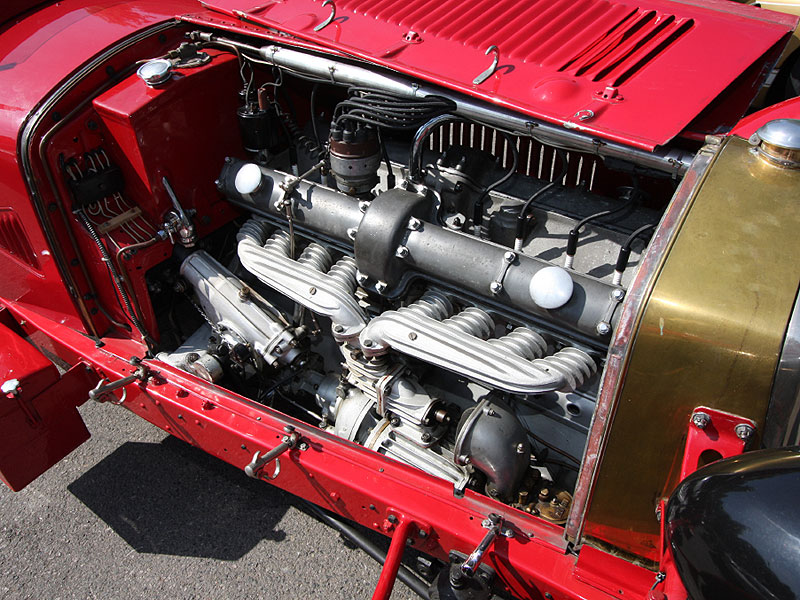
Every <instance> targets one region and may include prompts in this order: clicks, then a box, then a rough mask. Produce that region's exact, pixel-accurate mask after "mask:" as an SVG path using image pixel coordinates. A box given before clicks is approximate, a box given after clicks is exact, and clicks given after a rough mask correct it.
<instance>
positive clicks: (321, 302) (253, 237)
mask: <svg viewBox="0 0 800 600" xmlns="http://www.w3.org/2000/svg"><path fill="white" fill-rule="evenodd" d="M238 240H239V246H238V252H239V260H240V261H241V262H242V266H244V268H245V269H247V270H248V271H250V272H251V273H253V274H254V275H255V276H256V277H258V278H259V279H260V280H261V281H262V282H263V283H265V284H267V285H268V286H270V287H271V288H273V289H275V290H277V291H279V292H280V293H282V294H285V295H286V296H288V297H289V298H291V299H292V300H294V301H295V302H298V303H300V304H302V305H303V306H306V307H308V308H310V309H311V310H313V311H314V312H317V313H319V314H321V315H325V316H326V317H330V319H331V320H332V321H333V324H334V332H335V333H336V334H337V335H338V336H339V337H340V338H341V339H346V338H350V337H353V336H356V335H358V333H359V332H360V331H361V330H362V329H363V328H364V325H365V324H366V320H367V316H366V313H365V312H364V310H363V309H362V308H361V307H360V306H359V305H358V301H357V300H356V299H355V296H354V295H353V292H355V289H356V266H355V263H354V261H353V259H352V258H350V257H344V258H341V259H339V260H338V261H337V262H336V263H335V264H332V259H331V256H330V253H329V252H328V251H327V250H326V249H325V248H323V247H322V246H320V245H319V244H311V245H309V246H308V247H306V249H305V250H303V252H302V253H301V254H300V256H299V257H298V258H297V259H296V260H295V259H293V258H291V257H290V256H289V250H290V247H291V244H290V239H289V235H288V234H287V233H285V232H283V231H278V232H276V233H275V234H273V235H272V236H270V237H269V238H268V237H267V231H266V230H265V227H264V224H263V223H261V222H259V221H257V220H254V219H251V220H250V221H248V222H247V223H246V224H245V225H244V227H242V229H241V230H240V232H239V236H238Z"/></svg>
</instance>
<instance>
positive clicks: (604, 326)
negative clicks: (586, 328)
mask: <svg viewBox="0 0 800 600" xmlns="http://www.w3.org/2000/svg"><path fill="white" fill-rule="evenodd" d="M595 329H596V330H597V334H598V335H608V334H609V333H611V323H608V322H606V321H600V322H599V323H598V324H597V326H596V327H595Z"/></svg>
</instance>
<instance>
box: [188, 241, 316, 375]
mask: <svg viewBox="0 0 800 600" xmlns="http://www.w3.org/2000/svg"><path fill="white" fill-rule="evenodd" d="M181 275H182V276H183V277H184V279H186V281H188V282H189V284H190V285H191V286H192V288H194V292H195V297H196V298H197V300H198V302H199V303H200V307H201V308H202V311H203V314H204V316H205V317H206V319H207V320H208V321H209V322H210V323H213V324H214V326H215V328H216V331H217V332H218V333H219V334H220V335H221V336H222V338H223V340H225V341H226V342H228V344H229V345H231V346H232V347H233V346H235V345H237V344H244V345H246V346H247V347H248V348H250V349H252V351H253V355H254V356H256V357H260V358H261V359H262V360H263V361H264V362H265V363H266V364H267V365H276V364H281V365H290V364H292V363H293V362H294V361H295V360H296V359H297V357H298V356H299V355H300V352H299V351H298V350H297V348H296V347H295V344H294V339H295V335H294V332H293V331H292V329H291V327H290V326H289V324H288V323H287V322H286V320H285V319H284V318H283V316H282V315H281V314H280V313H279V312H278V311H277V309H275V308H274V307H273V306H272V305H270V304H269V303H268V302H266V301H265V300H264V299H263V298H259V297H257V295H256V294H255V293H254V292H252V291H251V290H250V289H249V288H248V287H247V286H245V285H244V284H243V283H242V282H241V280H240V279H239V278H237V277H235V276H234V275H233V274H232V273H231V272H230V271H228V270H227V269H226V268H225V267H223V266H222V265H221V264H219V262H217V261H216V260H215V259H213V258H212V257H211V256H210V255H209V254H208V253H206V252H205V251H203V250H198V251H197V252H194V253H193V254H191V255H190V256H189V257H188V258H187V259H186V260H184V261H183V264H182V265H181Z"/></svg>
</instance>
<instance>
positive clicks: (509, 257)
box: [503, 252, 517, 264]
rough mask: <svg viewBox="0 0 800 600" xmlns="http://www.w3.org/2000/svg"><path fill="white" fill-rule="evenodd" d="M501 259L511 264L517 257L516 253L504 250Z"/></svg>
mask: <svg viewBox="0 0 800 600" xmlns="http://www.w3.org/2000/svg"><path fill="white" fill-rule="evenodd" d="M503 259H504V260H505V261H506V262H507V263H508V264H511V263H513V262H514V261H515V260H516V259H517V255H516V254H514V253H513V252H506V253H505V254H503Z"/></svg>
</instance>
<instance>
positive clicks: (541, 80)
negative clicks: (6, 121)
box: [207, 0, 797, 149]
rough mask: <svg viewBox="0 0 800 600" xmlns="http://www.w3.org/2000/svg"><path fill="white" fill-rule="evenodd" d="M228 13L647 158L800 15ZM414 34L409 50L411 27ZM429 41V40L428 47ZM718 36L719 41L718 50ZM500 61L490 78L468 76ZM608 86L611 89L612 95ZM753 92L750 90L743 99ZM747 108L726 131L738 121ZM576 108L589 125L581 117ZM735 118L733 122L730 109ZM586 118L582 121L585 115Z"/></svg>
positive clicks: (628, 7)
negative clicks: (628, 147) (494, 54)
mask: <svg viewBox="0 0 800 600" xmlns="http://www.w3.org/2000/svg"><path fill="white" fill-rule="evenodd" d="M207 4H208V5H210V6H212V7H214V8H215V9H216V10H218V11H219V12H222V13H225V14H228V15H233V14H236V13H234V11H242V13H244V15H245V17H246V18H247V19H248V20H249V21H251V22H258V23H263V24H265V25H269V26H271V27H276V28H279V29H283V30H286V31H288V32H290V33H293V34H295V35H297V36H299V37H301V38H304V39H307V40H313V41H316V42H318V43H320V44H322V45H325V46H328V47H331V48H335V49H338V50H341V51H343V52H347V53H349V54H352V55H354V56H358V57H362V58H366V59H368V60H373V61H375V62H377V63H379V64H382V65H385V66H387V67H390V68H393V69H396V70H398V71H401V72H405V73H409V74H412V75H415V76H418V77H420V78H422V79H426V80H428V81H432V82H435V83H440V84H442V85H445V86H447V87H449V88H452V89H456V90H460V91H463V92H465V93H468V94H471V95H474V96H478V97H482V98H484V99H486V100H489V101H490V102H494V103H496V104H499V105H503V106H507V107H509V108H513V109H516V110H519V111H520V112H523V113H525V114H529V115H531V116H535V117H538V118H541V119H544V120H547V121H551V122H554V123H559V124H565V126H567V127H569V128H571V129H578V130H581V131H585V132H586V133H590V134H596V135H599V136H601V137H604V138H607V139H611V140H615V141H619V142H622V143H628V144H632V145H635V146H638V147H641V148H646V149H652V148H653V147H655V146H657V145H662V144H664V143H666V142H668V141H669V140H670V139H672V138H673V137H675V136H676V135H678V134H679V133H680V132H681V131H682V130H683V129H684V128H686V126H687V125H688V124H689V123H690V122H691V121H693V120H694V119H695V117H697V115H698V114H700V113H701V112H702V111H703V109H704V108H705V107H707V106H708V105H709V104H711V103H712V101H714V99H715V98H717V96H718V95H719V94H720V93H722V92H723V91H724V90H726V88H728V86H729V85H731V84H732V83H733V82H734V81H735V80H736V79H737V77H738V76H739V75H740V74H741V73H742V72H744V71H746V70H747V69H748V68H749V67H751V65H753V64H754V63H757V62H759V61H763V62H765V63H766V61H767V60H768V59H769V58H770V57H771V56H772V53H774V52H775V51H776V48H777V47H779V46H782V45H783V44H784V43H785V40H786V39H787V37H788V35H789V34H790V33H791V31H792V30H793V29H794V26H795V25H796V23H797V20H796V18H795V17H789V16H787V15H779V14H777V13H772V12H769V11H761V10H760V9H756V8H752V7H736V8H730V9H729V7H727V6H726V5H727V4H730V3H727V2H718V1H714V0H709V1H708V2H706V3H703V4H706V5H707V6H701V5H692V4H690V3H677V2H675V3H673V2H667V1H663V0H642V1H641V2H633V1H632V0H555V1H549V0H548V1H545V0H536V1H534V2H528V3H520V2H514V1H511V0H503V1H501V2H497V1H495V0H475V1H473V2H469V3H465V2H462V1H460V0H441V1H438V2H431V1H430V0H410V1H409V0H338V1H337V2H336V3H335V5H336V19H335V20H334V21H333V22H332V23H331V24H330V25H328V26H327V27H325V28H323V29H322V30H321V31H319V32H315V31H314V27H315V26H316V25H318V24H319V23H321V22H322V21H323V20H324V19H325V18H326V17H328V15H329V14H330V6H326V7H325V8H323V7H322V6H321V4H322V2H321V0H320V1H318V0H282V1H280V2H278V1H272V2H266V3H265V2H263V0H262V1H260V2H257V3H256V2H254V1H253V0H212V1H211V2H209V3H207ZM411 31H413V32H415V33H416V34H418V35H417V37H416V39H414V42H413V43H410V42H409V43H404V41H403V40H404V39H405V38H406V34H407V33H408V32H411ZM420 40H421V41H420ZM709 40H714V42H713V43H709ZM490 45H496V46H497V47H498V49H499V53H500V61H499V63H500V64H499V67H498V69H497V71H496V72H495V74H494V75H493V76H491V77H490V78H489V79H488V80H486V81H485V82H484V83H482V84H480V85H474V84H473V79H474V78H475V77H476V76H477V75H478V74H479V73H481V72H483V71H484V70H485V69H486V68H487V67H488V66H489V64H490V63H491V57H487V56H485V54H484V51H485V50H486V49H487V48H488V47H489V46H490ZM607 88H613V89H610V90H609V89H607ZM748 93H749V95H751V96H752V95H753V94H755V90H748ZM745 108H746V103H745V104H744V105H742V103H741V102H737V103H735V105H734V106H732V107H731V108H730V111H728V112H727V113H723V114H719V115H715V116H716V118H717V121H718V122H717V123H713V124H711V126H712V127H716V126H719V125H720V124H723V123H727V124H728V125H733V123H735V122H736V121H737V120H738V119H739V118H740V117H741V115H742V113H743V112H744V109H745ZM580 111H591V113H592V116H591V117H590V118H588V119H586V120H578V119H577V117H576V115H577V114H578V113H579V112H580ZM729 113H730V114H729ZM581 114H584V115H586V114H587V113H581Z"/></svg>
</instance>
